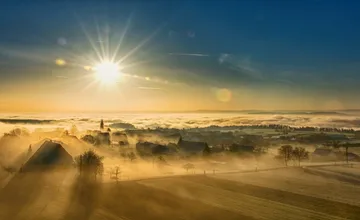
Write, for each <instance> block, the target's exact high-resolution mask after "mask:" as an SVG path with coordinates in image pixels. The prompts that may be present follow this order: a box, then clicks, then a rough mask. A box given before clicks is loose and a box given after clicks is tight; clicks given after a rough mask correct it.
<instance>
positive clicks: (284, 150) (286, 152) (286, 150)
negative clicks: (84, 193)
mask: <svg viewBox="0 0 360 220" xmlns="http://www.w3.org/2000/svg"><path fill="white" fill-rule="evenodd" d="M292 152H293V147H292V146H291V145H283V146H281V147H280V148H279V149H278V154H279V157H280V158H282V159H283V160H284V162H285V165H286V166H287V165H288V161H289V160H291V157H292Z"/></svg>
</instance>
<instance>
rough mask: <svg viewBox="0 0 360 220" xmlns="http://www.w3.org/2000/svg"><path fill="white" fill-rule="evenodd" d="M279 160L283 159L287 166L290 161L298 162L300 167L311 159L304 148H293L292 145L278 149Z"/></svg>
mask: <svg viewBox="0 0 360 220" xmlns="http://www.w3.org/2000/svg"><path fill="white" fill-rule="evenodd" d="M277 158H279V159H282V160H283V161H284V163H285V166H288V162H289V161H290V160H296V161H298V165H299V166H300V162H301V161H302V160H306V159H309V152H308V151H307V150H306V149H305V148H303V147H295V148H293V147H292V146H291V145H283V146H281V147H280V148H279V149H278V155H277Z"/></svg>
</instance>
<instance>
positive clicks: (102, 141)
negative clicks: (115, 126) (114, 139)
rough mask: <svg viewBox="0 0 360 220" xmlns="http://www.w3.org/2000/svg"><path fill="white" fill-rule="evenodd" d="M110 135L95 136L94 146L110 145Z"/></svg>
mask: <svg viewBox="0 0 360 220" xmlns="http://www.w3.org/2000/svg"><path fill="white" fill-rule="evenodd" d="M110 144H111V141H110V133H109V132H100V133H98V134H97V136H96V141H95V145H110Z"/></svg>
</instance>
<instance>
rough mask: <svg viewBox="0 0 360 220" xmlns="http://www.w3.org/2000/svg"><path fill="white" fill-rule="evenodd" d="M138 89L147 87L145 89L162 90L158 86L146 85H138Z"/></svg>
mask: <svg viewBox="0 0 360 220" xmlns="http://www.w3.org/2000/svg"><path fill="white" fill-rule="evenodd" d="M138 89H147V90H163V89H162V88H159V87H146V86H139V87H138Z"/></svg>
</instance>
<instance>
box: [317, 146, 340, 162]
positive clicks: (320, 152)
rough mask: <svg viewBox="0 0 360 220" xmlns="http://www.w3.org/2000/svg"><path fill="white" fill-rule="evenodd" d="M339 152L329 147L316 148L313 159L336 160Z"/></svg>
mask: <svg viewBox="0 0 360 220" xmlns="http://www.w3.org/2000/svg"><path fill="white" fill-rule="evenodd" d="M337 159H338V154H336V153H335V152H334V151H333V150H332V149H329V148H316V149H315V151H314V152H313V153H312V154H311V160H312V161H336V160H337Z"/></svg>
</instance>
